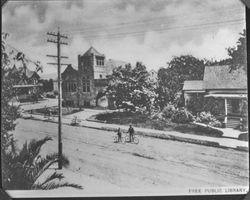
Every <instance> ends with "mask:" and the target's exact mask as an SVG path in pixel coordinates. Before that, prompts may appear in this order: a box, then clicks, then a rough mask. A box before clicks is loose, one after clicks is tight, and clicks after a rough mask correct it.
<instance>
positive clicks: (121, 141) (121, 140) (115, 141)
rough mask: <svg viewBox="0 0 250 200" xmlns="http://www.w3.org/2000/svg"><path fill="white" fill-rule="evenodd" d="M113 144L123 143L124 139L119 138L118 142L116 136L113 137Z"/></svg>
mask: <svg viewBox="0 0 250 200" xmlns="http://www.w3.org/2000/svg"><path fill="white" fill-rule="evenodd" d="M113 140H114V143H119V142H120V143H125V138H124V137H121V139H120V140H119V138H118V136H117V135H116V136H115V137H114V139H113Z"/></svg>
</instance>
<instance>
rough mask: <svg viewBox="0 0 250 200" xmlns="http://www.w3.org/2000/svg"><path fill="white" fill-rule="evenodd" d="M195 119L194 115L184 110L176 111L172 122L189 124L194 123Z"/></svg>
mask: <svg viewBox="0 0 250 200" xmlns="http://www.w3.org/2000/svg"><path fill="white" fill-rule="evenodd" d="M193 119H194V117H193V115H192V114H191V113H190V112H189V111H187V110H186V109H184V108H180V109H178V110H175V111H174V113H173V115H172V116H171V121H172V122H175V123H182V124H183V123H188V122H192V121H193Z"/></svg>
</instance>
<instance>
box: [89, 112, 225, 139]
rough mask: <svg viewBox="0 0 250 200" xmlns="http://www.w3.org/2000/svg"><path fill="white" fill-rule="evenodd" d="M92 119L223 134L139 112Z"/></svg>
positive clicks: (182, 130)
mask: <svg viewBox="0 0 250 200" xmlns="http://www.w3.org/2000/svg"><path fill="white" fill-rule="evenodd" d="M92 118H94V119H97V120H100V121H103V122H106V123H110V124H121V125H129V124H131V125H132V126H134V127H141V128H150V129H156V130H164V131H178V132H181V133H186V134H196V135H205V136H212V137H220V136H221V135H222V133H221V132H219V131H216V130H212V129H207V128H201V127H197V126H196V125H194V124H191V123H186V124H177V123H173V122H171V121H170V119H165V120H160V119H151V118H149V116H148V115H145V114H142V113H139V112H136V113H132V112H112V113H100V114H98V115H95V116H93V117H92Z"/></svg>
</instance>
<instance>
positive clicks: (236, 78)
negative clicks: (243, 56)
mask: <svg viewBox="0 0 250 200" xmlns="http://www.w3.org/2000/svg"><path fill="white" fill-rule="evenodd" d="M203 80H204V82H205V88H206V89H247V73H246V72H245V71H244V70H243V69H237V70H230V66H228V65H224V66H206V67H205V71H204V79H203Z"/></svg>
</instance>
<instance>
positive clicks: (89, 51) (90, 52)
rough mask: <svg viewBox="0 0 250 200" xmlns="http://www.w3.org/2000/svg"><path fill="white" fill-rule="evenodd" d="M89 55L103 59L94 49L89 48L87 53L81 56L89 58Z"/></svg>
mask: <svg viewBox="0 0 250 200" xmlns="http://www.w3.org/2000/svg"><path fill="white" fill-rule="evenodd" d="M91 55H95V56H102V57H105V55H104V54H101V53H99V52H98V51H97V50H96V49H95V48H94V47H90V48H89V49H88V51H86V52H85V53H84V54H83V56H91Z"/></svg>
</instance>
